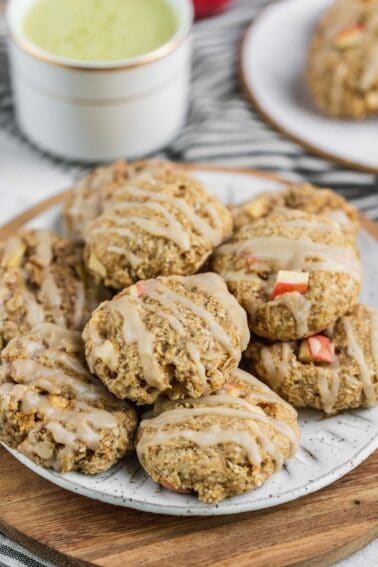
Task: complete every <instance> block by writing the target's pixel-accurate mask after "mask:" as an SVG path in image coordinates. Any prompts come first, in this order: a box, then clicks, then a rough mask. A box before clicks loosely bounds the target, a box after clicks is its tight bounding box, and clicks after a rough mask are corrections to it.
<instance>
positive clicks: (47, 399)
mask: <svg viewBox="0 0 378 567" xmlns="http://www.w3.org/2000/svg"><path fill="white" fill-rule="evenodd" d="M37 329H39V330H40V331H41V335H37V332H36V330H37ZM33 333H34V334H31V335H29V336H27V337H19V338H16V339H13V341H11V342H10V343H9V345H8V346H7V348H6V349H5V350H4V351H3V359H4V360H5V364H3V365H2V367H1V371H0V382H1V381H2V383H0V397H1V402H2V405H3V406H4V407H5V408H7V407H8V406H9V407H14V402H15V401H16V402H18V403H19V404H20V411H21V412H23V413H36V414H38V416H39V417H40V420H41V421H40V422H41V423H43V425H44V427H45V428H46V429H47V430H48V431H49V432H50V433H51V435H52V436H53V438H54V440H55V441H56V443H59V444H61V445H65V446H66V447H65V450H66V454H67V456H70V454H71V453H72V451H73V450H74V449H75V448H76V447H77V446H78V445H79V444H80V443H85V444H86V446H87V447H88V448H89V449H92V450H95V449H96V448H97V447H98V445H99V442H100V439H101V436H102V434H103V431H104V430H112V429H114V428H115V427H117V419H116V417H115V416H114V415H113V414H112V413H111V412H110V411H107V410H105V409H98V408H96V407H94V406H93V405H92V404H93V403H94V402H101V403H103V402H104V401H105V400H107V401H111V402H112V405H113V406H114V408H117V407H119V408H121V407H123V406H122V403H121V402H120V401H117V400H115V399H114V400H113V398H111V397H110V395H109V393H108V392H107V390H106V389H105V388H104V387H103V386H102V384H100V383H97V382H94V380H93V379H92V377H91V376H90V375H89V373H88V371H87V369H86V368H85V367H84V366H83V365H82V363H81V360H80V358H79V357H78V356H77V355H76V354H69V352H66V350H64V347H63V345H62V344H61V343H59V339H60V338H64V340H65V342H66V343H67V345H68V347H71V346H73V348H75V345H76V343H77V342H78V341H79V340H80V335H79V333H75V332H70V331H68V330H66V329H61V328H59V327H56V326H54V325H51V324H42V325H40V326H39V327H37V328H36V329H34V331H33ZM20 347H21V349H23V351H24V354H26V355H28V356H29V358H16V359H15V360H12V355H13V351H15V352H16V353H17V352H18V350H19V349H20ZM8 357H9V358H8ZM33 357H38V358H37V360H35V359H34V358H33ZM7 360H10V361H8V362H7ZM42 360H43V363H42ZM46 360H48V361H49V362H52V363H55V364H63V366H64V367H65V368H62V367H53V368H51V367H49V366H45V361H46ZM66 370H67V371H69V370H72V371H74V372H75V373H74V374H73V375H71V374H68V373H67V372H66ZM56 396H63V397H62V398H61V400H60V401H59V399H57V398H56ZM65 396H68V397H69V398H72V397H74V399H68V397H67V398H65ZM40 422H39V421H37V422H36V426H35V429H33V430H32V431H31V432H30V433H29V435H28V437H27V438H26V439H25V440H24V441H23V442H22V444H21V445H20V447H19V448H20V450H22V451H24V452H26V453H27V454H33V453H35V454H37V455H39V456H41V457H43V458H50V457H52V456H53V452H54V449H53V447H52V446H51V444H50V445H49V444H48V443H47V444H46V443H44V442H40V441H38V431H39V424H40ZM58 464H59V463H57V462H54V463H53V465H54V466H55V465H58Z"/></svg>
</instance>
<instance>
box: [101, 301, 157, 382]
mask: <svg viewBox="0 0 378 567" xmlns="http://www.w3.org/2000/svg"><path fill="white" fill-rule="evenodd" d="M110 305H111V306H112V307H113V308H114V309H116V311H118V313H119V314H120V315H121V316H122V317H123V325H122V334H123V338H124V341H125V344H126V345H131V344H135V345H136V347H137V351H138V357H139V360H140V363H141V366H142V371H143V378H144V380H145V381H146V382H147V384H149V385H150V386H154V387H156V388H158V389H159V390H163V389H165V388H164V386H165V387H166V386H167V384H166V381H167V379H166V377H165V376H164V374H163V372H162V369H161V367H160V366H159V364H158V362H157V360H156V357H155V354H154V336H153V334H152V333H150V332H149V331H148V330H147V329H146V327H145V325H144V323H143V321H142V319H141V318H140V315H139V312H138V311H139V310H138V303H137V302H136V300H133V299H131V298H129V297H127V296H123V297H119V298H118V299H113V301H112V302H111V303H110ZM94 355H96V353H94Z"/></svg>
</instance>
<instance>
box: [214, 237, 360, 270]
mask: <svg viewBox="0 0 378 567" xmlns="http://www.w3.org/2000/svg"><path fill="white" fill-rule="evenodd" d="M244 252H248V253H250V254H251V255H253V256H256V257H257V260H258V261H260V262H261V261H263V262H264V261H265V262H274V263H275V264H276V266H277V267H278V268H279V269H285V270H303V271H309V272H311V271H321V270H322V271H326V272H341V273H345V274H348V275H350V277H352V278H353V279H356V280H359V279H360V277H361V267H360V263H359V261H358V258H357V256H356V255H355V253H354V250H353V249H351V248H348V247H343V246H335V245H331V244H320V243H316V242H313V241H312V240H310V239H300V240H292V239H290V238H285V237H281V236H267V237H264V236H263V237H255V238H250V239H247V240H243V241H241V242H235V243H231V244H224V245H223V246H221V247H220V248H219V249H218V251H217V254H234V253H236V254H237V255H242V254H243V253H244ZM315 258H316V260H315ZM253 269H257V268H255V267H254V266H253Z"/></svg>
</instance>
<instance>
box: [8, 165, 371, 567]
mask: <svg viewBox="0 0 378 567" xmlns="http://www.w3.org/2000/svg"><path fill="white" fill-rule="evenodd" d="M195 167H196V168H197V169H200V168H201V166H200V165H199V164H196V166H195ZM203 168H204V169H205V168H207V169H210V168H209V167H208V166H206V167H203ZM211 169H219V170H223V171H225V170H228V171H230V170H231V171H232V168H216V167H214V166H213V167H212V168H211ZM234 171H237V172H244V173H247V170H241V169H235V170H234ZM254 174H256V172H254ZM259 175H261V176H262V177H266V178H267V179H276V180H278V181H281V182H285V181H284V180H282V179H280V178H277V177H274V176H272V175H269V174H261V173H260V174H259ZM67 195H68V192H66V193H61V194H59V195H56V196H54V197H52V198H50V199H48V200H46V201H44V202H42V203H40V204H38V205H37V206H35V207H33V208H32V209H29V210H28V211H25V212H24V213H22V214H21V215H19V216H18V217H16V218H15V219H13V220H12V221H10V222H9V223H7V224H6V225H4V226H3V227H2V228H0V239H2V238H6V237H8V236H10V235H11V234H12V233H13V232H14V231H15V230H17V229H18V228H20V227H21V226H22V225H23V224H25V223H26V222H27V221H29V220H31V219H32V218H34V217H35V216H37V215H39V214H41V213H42V212H43V211H45V210H47V209H48V208H50V207H52V206H53V205H56V204H59V203H62V202H63V201H64V199H65V198H66V197H67ZM361 221H362V225H363V226H364V228H365V229H366V230H368V231H369V232H370V233H371V234H373V235H374V236H375V237H376V238H378V224H376V223H373V222H372V221H369V220H368V219H366V218H361ZM0 531H2V532H3V533H5V534H6V535H8V536H9V537H10V538H12V539H14V540H16V541H18V542H19V543H20V544H22V545H24V546H26V547H27V548H29V549H30V550H31V551H33V552H34V553H36V554H37V555H39V556H40V557H43V558H45V559H49V560H50V561H52V562H54V563H55V564H57V565H61V566H63V567H72V566H77V565H90V566H96V567H100V566H101V567H126V566H127V567H155V566H156V567H166V566H169V565H174V567H188V566H197V565H200V566H201V567H205V566H214V565H217V566H220V567H231V566H232V567H233V566H234V565H237V566H238V567H247V566H250V565H253V566H254V567H283V566H286V565H293V566H303V567H304V566H306V567H311V566H316V567H322V566H326V565H330V564H332V563H333V562H335V561H337V560H339V559H341V558H343V557H346V556H347V555H349V554H351V553H353V552H354V551H356V550H358V549H360V548H361V547H363V546H364V545H366V544H367V543H368V542H370V541H372V540H373V539H374V538H376V537H378V452H376V453H375V454H374V455H372V456H371V457H370V458H369V459H368V460H367V461H365V462H364V463H363V464H362V465H360V466H359V467H358V468H357V469H355V470H353V471H352V472H351V473H349V474H348V475H346V476H345V477H343V478H342V479H340V480H338V481H337V482H335V483H334V484H332V485H330V486H328V487H327V488H325V489H323V490H321V491H319V492H315V493H313V494H311V495H309V496H306V497H304V498H300V499H298V500H295V501H293V502H290V503H288V504H284V505H282V506H279V507H275V508H270V509H268V510H263V511H259V512H250V513H244V514H240V515H236V516H235V515H234V516H217V517H210V518H207V517H201V518H190V517H185V518H177V517H169V516H162V515H153V514H149V513H145V512H139V511H135V510H131V509H130V510H129V509H126V508H118V507H115V506H111V505H108V504H103V503H101V502H97V501H94V500H89V499H87V498H85V497H82V496H78V495H76V494H72V493H70V492H67V491H64V490H62V489H61V488H58V487H57V486H55V485H53V484H51V483H49V482H48V481H46V480H44V479H42V478H41V477H39V476H38V475H36V474H34V473H33V472H31V471H30V470H29V469H27V468H26V467H24V466H23V465H21V464H20V463H19V462H18V461H17V460H16V459H14V457H12V456H11V455H10V454H9V453H8V452H7V451H6V450H5V449H3V448H2V447H0Z"/></svg>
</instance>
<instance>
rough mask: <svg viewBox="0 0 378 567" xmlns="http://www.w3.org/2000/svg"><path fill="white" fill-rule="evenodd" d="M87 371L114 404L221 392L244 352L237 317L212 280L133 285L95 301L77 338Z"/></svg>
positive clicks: (221, 286)
mask: <svg viewBox="0 0 378 567" xmlns="http://www.w3.org/2000/svg"><path fill="white" fill-rule="evenodd" d="M83 337H84V341H85V352H86V357H87V362H88V365H89V367H90V369H91V371H92V372H93V373H94V374H96V375H97V376H99V378H100V379H101V380H102V381H103V382H104V384H105V385H106V386H107V388H108V389H109V390H110V391H111V392H112V393H113V394H115V395H116V396H117V397H118V398H122V399H123V398H125V399H130V400H133V401H136V402H137V403H139V404H151V403H153V402H154V401H155V400H156V398H157V397H158V395H159V394H160V393H161V392H166V393H167V395H168V396H169V397H171V398H179V397H183V396H187V395H189V396H191V397H193V398H197V397H199V396H201V395H203V394H205V393H208V392H211V391H214V390H216V389H218V388H220V387H221V385H222V384H223V383H224V382H225V380H227V377H228V376H229V375H230V373H231V372H232V371H233V370H234V369H235V368H236V367H237V366H238V364H239V361H240V358H241V353H242V351H243V350H245V348H246V347H247V344H248V340H249V331H248V325H247V317H246V313H245V311H244V310H243V309H242V308H241V307H240V305H239V304H238V303H237V301H236V300H235V298H234V297H233V296H232V295H231V294H230V293H229V292H228V290H227V287H226V284H225V283H224V282H223V280H222V279H221V278H220V277H219V276H217V275H216V274H211V273H209V274H198V275H196V276H187V277H180V276H171V277H166V278H157V279H155V280H147V281H143V282H139V283H137V284H136V285H134V286H132V287H129V288H127V289H125V290H124V291H122V292H121V293H120V294H118V295H117V296H115V297H114V298H113V299H112V301H107V302H104V303H102V304H101V305H100V306H99V307H98V308H97V309H96V311H95V312H94V313H93V315H92V317H91V319H90V320H89V322H88V324H87V326H86V327H85V329H84V333H83Z"/></svg>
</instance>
